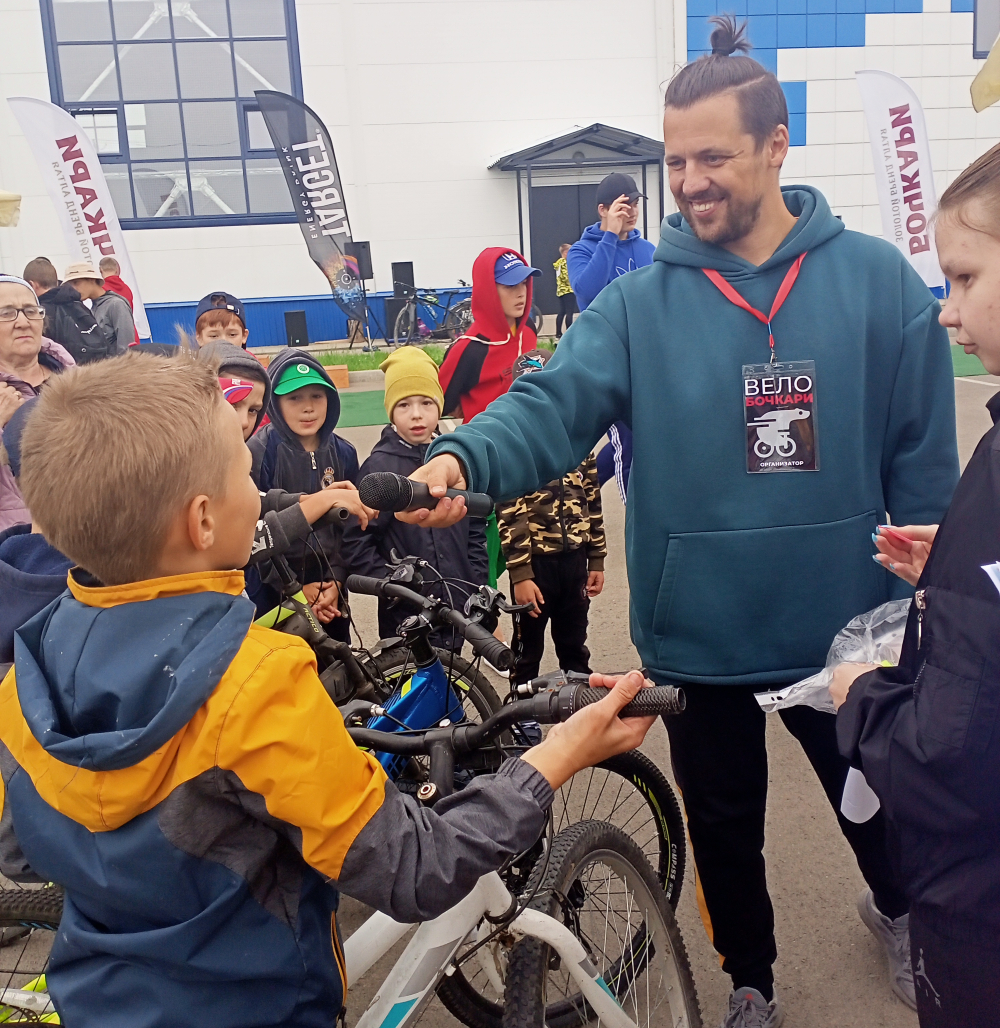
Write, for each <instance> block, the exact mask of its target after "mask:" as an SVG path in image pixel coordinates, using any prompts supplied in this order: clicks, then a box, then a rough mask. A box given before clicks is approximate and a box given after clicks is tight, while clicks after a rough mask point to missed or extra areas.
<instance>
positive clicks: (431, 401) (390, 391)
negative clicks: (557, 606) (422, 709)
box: [344, 346, 489, 647]
mask: <svg viewBox="0 0 1000 1028" xmlns="http://www.w3.org/2000/svg"><path fill="white" fill-rule="evenodd" d="M381 367H382V370H383V371H384V372H385V410H386V414H388V415H389V419H390V421H391V422H392V424H391V425H386V427H385V429H384V430H383V432H382V438H381V439H380V440H379V441H378V442H377V443H376V444H375V447H374V449H373V450H372V452H371V456H370V457H369V458H368V459H367V460H366V461H365V462H364V464H363V465H362V466H361V471H360V473H359V478H358V480H359V481H360V480H361V479H362V478H364V476H365V475H369V474H372V473H373V472H377V471H391V472H393V473H394V474H397V475H403V476H404V477H405V476H409V475H411V474H413V472H414V471H416V470H417V468H419V467H420V465H421V464H423V462H424V454H425V453H426V452H427V446H428V443H430V441H431V438H432V437H433V436H434V435H436V433H437V423H438V419H439V418H440V416H441V406H442V404H443V401H444V396H443V393H442V390H441V386H440V385H439V383H438V376H437V367H436V366H435V364H434V362H433V361H432V360H431V359H430V357H428V356H427V354H426V353H424V352H423V351H422V350H419V349H417V348H416V347H413V346H405V347H402V348H401V349H399V350H397V351H396V352H395V353H393V354H391V355H390V356H389V358H388V359H387V360H385V361H383V363H382V365H381ZM393 550H395V551H396V553H397V554H398V555H399V556H400V557H407V556H414V557H422V558H423V559H424V560H426V561H427V562H428V563H429V564H430V565H431V566H432V567H433V568H434V569H435V570H436V571H437V572H438V573H439V574H440V575H441V576H442V577H443V578H449V579H459V580H461V581H460V582H452V583H449V587H450V589H451V594H452V600H453V601H454V603H455V605H456V606H458V607H459V608H461V606H462V605H463V603H464V601H465V598H466V596H468V594H469V593H470V592H472V591H473V589H474V588H475V587H476V586H479V585H485V584H486V581H487V577H488V574H489V559H488V557H487V554H486V522H485V520H483V519H482V518H471V517H465V518H463V519H462V520H461V521H459V522H458V524H457V525H452V526H451V528H432V529H426V528H419V527H418V526H417V525H408V524H406V523H404V522H402V521H399V520H398V519H397V518H396V516H395V515H394V514H393V513H392V512H391V511H383V512H382V513H381V514H380V515H379V517H378V519H377V520H375V521H372V522H371V523H370V524H369V526H368V530H367V531H362V530H361V526H360V524H359V523H358V519H357V518H356V517H351V519H350V521H349V522H348V526H347V529H346V530H345V532H344V560H345V563H346V564H347V566H348V567H349V568H350V570H351V572H352V573H354V574H358V575H370V576H371V577H373V578H385V577H386V575H387V574H388V573H389V571H390V570H391V567H390V559H391V556H392V551H393ZM426 577H427V581H428V582H431V581H433V579H434V576H433V575H428V576H426ZM463 582H464V583H472V584H471V585H470V584H462V583H463ZM429 591H430V592H435V594H436V595H438V596H440V598H442V599H448V594H447V592H446V591H444V590H443V589H441V588H440V587H439V588H438V589H437V590H429ZM411 613H412V612H411V611H409V610H407V609H406V608H404V607H398V606H397V607H394V606H392V605H391V604H390V603H388V602H387V601H385V600H382V599H380V600H379V604H378V630H379V635H380V636H381V637H382V638H383V639H386V638H389V637H390V636H394V635H397V634H398V628H399V624H400V622H401V621H402V620H403V619H404V618H406V617H408V616H409V615H410V614H411ZM434 641H435V644H436V645H438V646H444V647H450V646H451V645H452V633H450V632H448V633H438V634H437V636H436V637H435V640H434ZM458 642H459V644H461V639H459V640H458Z"/></svg>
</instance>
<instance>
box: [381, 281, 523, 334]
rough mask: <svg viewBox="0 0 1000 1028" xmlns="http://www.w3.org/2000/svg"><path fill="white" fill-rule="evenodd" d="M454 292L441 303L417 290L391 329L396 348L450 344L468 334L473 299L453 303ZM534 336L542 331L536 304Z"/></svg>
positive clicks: (429, 293)
mask: <svg viewBox="0 0 1000 1028" xmlns="http://www.w3.org/2000/svg"><path fill="white" fill-rule="evenodd" d="M453 298H454V294H453V293H449V294H448V295H447V300H446V302H445V303H443V304H442V303H441V301H440V299H439V297H438V294H437V293H434V292H420V291H419V290H417V291H416V292H415V293H414V295H413V296H411V297H410V298H409V299H408V300H407V302H406V303H405V304H404V305H403V306H402V307H401V308H400V311H399V313H398V314H397V315H396V324H395V325H394V326H393V342H394V343H395V345H396V346H408V345H412V344H414V343H421V342H423V341H425V340H431V341H444V342H451V341H453V340H455V339H458V338H459V337H460V336H463V335H465V333H466V332H468V330H469V327H470V326H471V325H472V322H473V316H472V300H471V299H470V298H469V297H465V298H464V299H462V300H459V301H457V302H456V303H452V302H451V301H452V299H453ZM529 319H530V322H531V327H532V329H533V330H534V332H535V335H538V333H539V332H540V331H541V328H542V312H541V309H540V308H539V307H538V305H537V304H532V305H531V312H530V315H529Z"/></svg>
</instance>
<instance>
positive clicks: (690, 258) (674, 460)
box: [398, 19, 958, 1028]
mask: <svg viewBox="0 0 1000 1028" xmlns="http://www.w3.org/2000/svg"><path fill="white" fill-rule="evenodd" d="M720 21H721V22H722V24H720V27H719V28H718V29H716V32H715V33H714V35H717V36H721V37H723V38H721V40H720V42H719V43H718V45H714V46H713V49H714V50H715V52H713V54H712V55H710V56H705V57H702V58H699V60H697V61H695V62H694V63H693V64H690V65H688V66H687V67H686V68H684V69H683V70H682V71H681V72H680V73H678V75H677V76H676V77H675V78H674V80H673V81H672V82H671V84H670V86H669V88H668V90H667V95H666V110H665V115H664V139H665V144H666V167H667V170H668V173H669V177H670V188H671V191H672V193H673V195H674V198H675V199H676V201H677V204H678V206H679V208H680V213H678V214H675V215H672V216H670V217H669V218H668V219H667V220H666V221H665V222H664V224H663V227H662V230H661V235H660V244H659V246H658V247H657V250H656V255H655V259H654V261H653V264H652V266H651V267H649V268H643V269H641V270H639V271H636V272H635V273H634V274H629V275H626V276H623V277H622V278H620V279H618V280H617V281H615V282H613V283H612V284H611V285H610V286H608V287H607V288H606V289H605V290H604V291H603V293H602V294H601V296H600V297H599V298H598V299H597V300H595V301H594V302H593V303H592V304H591V305H590V306H589V308H588V309H587V310H586V311H584V312H583V314H581V316H580V317H579V319H578V320H577V322H576V323H575V324H574V325H573V330H572V332H570V333H567V335H566V336H565V337H564V339H563V342H562V343H561V344H560V346H559V349H558V351H557V353H556V355H555V357H554V358H553V359H552V360H551V361H550V362H549V364H548V365H547V366H546V367H545V369H544V370H542V371H539V372H537V373H536V374H534V375H526V376H524V378H522V379H519V380H518V381H517V382H516V383H515V384H514V386H513V387H512V388H511V390H510V391H509V392H508V393H507V394H506V395H505V396H502V397H500V399H498V400H496V401H495V402H494V403H493V404H491V405H490V408H489V410H487V411H485V412H484V413H483V414H481V415H479V416H478V417H476V418H474V419H473V420H472V421H471V422H470V423H469V424H468V425H464V426H462V427H461V428H459V429H458V430H457V431H456V432H454V433H452V434H451V435H449V436H447V437H445V438H443V439H441V440H438V441H437V442H436V443H435V444H434V445H433V446H432V447H431V449H430V451H429V454H428V456H429V457H430V460H429V462H428V463H427V464H426V465H425V466H424V467H423V468H422V469H420V471H419V472H417V474H416V477H419V478H420V479H422V480H423V481H425V482H427V483H428V484H429V485H430V487H431V491H432V493H434V495H437V496H441V497H443V496H444V489H445V488H446V487H448V486H451V487H456V486H458V487H463V486H464V485H466V484H467V485H468V488H470V489H474V490H480V491H484V492H488V493H490V494H491V495H492V496H494V497H495V498H497V499H500V500H502V499H506V498H507V497H512V496H518V495H522V494H524V493H526V492H528V491H529V490H532V489H535V488H537V487H538V485H539V484H540V483H542V482H546V481H550V480H551V479H553V478H555V477H557V476H559V475H562V474H564V473H565V472H566V470H567V469H569V468H571V467H575V466H576V465H577V464H578V463H579V462H580V461H581V460H582V459H583V457H584V456H586V454H587V453H588V452H589V451H590V449H591V447H593V446H594V444H595V443H596V442H597V440H598V439H599V438H600V437H601V434H602V433H603V432H604V431H605V430H606V429H607V427H608V426H609V425H610V424H611V423H612V422H613V421H615V420H616V419H619V418H621V419H624V420H625V421H626V422H628V424H629V425H630V426H631V428H632V431H633V433H634V444H635V445H634V451H633V465H632V468H633V470H632V484H631V488H630V494H629V508H628V521H627V527H626V546H627V555H628V569H629V586H630V591H631V631H632V639H633V641H634V643H635V645H636V648H637V649H638V651H639V656H640V657H641V659H642V661H643V663H644V664H645V665H646V667H647V669H648V673H649V675H650V676H651V677H652V678H653V679H654V680H655V681H656V682H660V683H674V684H680V685H683V687H684V689H685V691H686V693H687V700H688V703H687V709H686V710H685V712H684V713H683V714H682V715H680V716H678V717H674V718H669V719H667V729H668V732H669V735H670V751H671V759H672V762H673V767H674V772H675V775H676V778H677V781H678V784H679V785H680V787H681V789H682V791H683V794H684V804H685V808H686V812H687V816H688V827H689V830H690V835H691V841H692V846H693V851H694V858H695V862H696V865H697V868H698V875H699V882H700V885H701V887H702V892H703V895H704V900H705V909H706V912H707V916H708V918H710V920H711V925H710V929H711V935H712V940H713V944H714V945H715V947H716V949H717V950H718V951H719V953H720V954H721V956H722V958H723V969H724V970H725V971H726V972H727V973H728V974H730V975H731V977H732V980H733V986H734V989H733V993H732V995H731V997H730V1006H729V1010H728V1012H727V1013H726V1015H725V1019H724V1024H725V1026H726V1028H745V1026H747V1025H757V1026H762V1028H776V1026H777V1025H778V1024H780V1023H781V1020H782V1016H783V1015H782V1010H781V1007H780V1005H779V1003H778V1001H777V998H776V997H775V994H774V988H773V974H772V971H771V965H772V963H773V961H774V959H775V957H776V954H777V950H776V947H775V941H774V933H773V926H774V914H773V909H772V906H771V901H770V898H769V896H768V893H767V885H766V880H765V868H764V857H763V852H762V850H763V842H764V812H765V801H766V795H767V755H766V750H765V744H764V715H763V714H762V713H761V711H760V708H759V706H758V704H757V703H756V700H755V699H754V693H755V692H758V691H762V690H765V689H768V688H770V687H773V686H776V685H778V684H784V683H789V682H793V681H796V680H798V679H800V678H803V677H805V676H806V675H809V674H812V673H814V672H815V671H817V670H818V669H819V668H821V667H822V666H823V664H824V662H825V657H826V652H827V649H828V647H829V645H830V642H831V641H832V639H833V636H834V635H835V633H836V632H837V631H838V630H839V629H840V628H842V627H843V626H844V625H845V624H846V623H847V622H848V621H849V620H850V619H851V618H852V617H854V616H856V615H857V614H859V613H861V612H863V611H866V610H869V609H871V608H872V607H875V606H877V605H878V604H880V603H883V602H884V601H886V600H888V599H890V598H892V597H893V596H901V595H904V594H905V593H904V589H905V587H904V586H902V585H901V583H899V582H898V581H890V580H889V576H888V575H887V573H886V572H885V571H884V570H883V569H882V568H881V567H880V566H878V565H877V564H876V563H874V562H873V560H872V546H871V534H872V532H873V531H874V529H875V527H876V526H877V525H878V524H880V523H882V522H884V520H885V518H886V514H887V513H888V514H889V515H891V517H892V520H893V522H894V523H897V524H932V523H936V521H937V519H938V517H939V516H940V514H941V513H942V512H943V511H944V509H945V508H946V507H947V505H948V502H949V500H950V497H951V494H952V492H953V490H954V488H955V484H956V482H957V480H958V453H957V445H956V439H955V408H954V385H953V374H952V369H951V360H950V355H949V350H948V339H947V335H946V333H945V331H944V329H942V328H941V326H940V325H939V324H938V321H937V315H938V311H939V307H938V304H937V301H936V300H935V299H934V297H933V296H932V295H931V294H930V292H929V291H928V290H927V288H926V286H924V284H923V282H922V281H921V280H920V278H919V277H918V276H917V275H916V273H915V272H914V271H913V270H912V268H911V267H910V266H909V264H908V263H907V261H906V260H905V259H904V258H903V257H902V256H901V254H900V253H899V252H898V251H897V250H896V249H895V248H894V247H892V246H891V245H889V244H888V243H886V242H884V241H882V240H880V239H876V238H874V237H872V236H867V235H864V234H861V233H857V232H849V231H846V230H845V229H844V226H843V224H842V223H841V222H840V221H838V220H837V219H836V218H835V217H834V216H833V215H832V214H831V212H830V209H829V207H828V206H827V203H826V201H825V200H824V198H823V196H822V195H821V194H820V193H819V192H818V191H817V190H815V189H813V188H810V187H808V186H788V187H784V188H782V187H781V186H780V183H779V173H780V168H781V164H782V162H783V160H784V158H785V155H786V154H787V150H788V130H787V122H788V117H787V107H786V105H785V101H784V96H783V94H782V92H781V87H780V86H779V84H778V82H777V80H776V79H775V77H774V76H773V75H772V74H771V73H770V72H768V71H766V70H765V69H764V68H763V67H761V66H760V65H759V64H758V63H757V62H756V61H753V60H752V59H750V58H748V57H745V56H737V57H730V56H728V55H729V54H731V53H732V52H733V51H734V50H736V49H744V48H745V44H744V43H743V41H742V36H741V33H740V32H737V30H736V26H735V23H734V22H729V21H726V20H725V19H721V20H720ZM723 26H724V27H725V31H723ZM713 43H714V41H713ZM748 308H749V309H748ZM765 312H766V313H765ZM769 320H770V324H769V325H768V324H762V323H761V322H762V321H763V322H768V321H769ZM772 354H773V364H772ZM789 365H791V366H789ZM463 511H464V504H463V502H462V501H461V500H449V499H447V498H442V499H441V500H440V501H439V503H438V505H437V508H436V509H435V510H434V511H432V512H428V511H423V512H418V513H414V514H406V515H398V516H399V517H403V518H405V519H407V520H410V521H416V522H420V523H423V524H427V525H431V526H437V525H441V524H447V523H450V522H451V521H453V520H455V519H457V518H458V517H461V515H462V513H463ZM782 720H783V721H784V723H785V725H786V726H787V727H788V728H789V729H790V731H791V732H792V733H793V734H794V735H795V736H796V738H797V739H798V740H799V742H800V743H801V745H802V746H803V749H804V750H805V753H806V755H807V757H808V758H809V760H810V762H811V763H812V765H813V767H814V769H815V770H816V772H817V775H818V777H819V778H820V781H821V782H822V784H823V787H824V789H825V791H826V793H827V795H828V797H829V799H830V801H831V804H832V805H833V806H834V809H835V810H837V811H838V817H839V818H840V824H841V827H842V829H843V831H844V834H845V836H846V837H847V839H848V841H849V843H850V844H851V846H852V848H853V849H854V852H855V854H856V856H857V859H858V863H859V866H860V867H861V870H862V873H863V874H864V877H865V878H866V880H867V882H868V885H869V886H870V888H869V889H867V890H865V892H864V893H863V894H862V897H861V899H860V901H859V908H860V913H861V915H862V918H863V919H864V921H865V923H866V925H867V926H868V927H869V928H870V929H871V930H872V932H873V933H874V934H875V935H876V937H877V938H879V939H880V941H881V942H882V943H883V945H884V946H885V948H886V951H887V955H888V957H889V970H890V981H891V984H892V987H893V989H894V991H895V992H896V993H897V995H899V996H900V997H901V998H903V999H904V1001H905V1002H907V1003H909V1004H910V1005H913V1004H914V999H913V981H912V971H911V968H910V960H909V933H908V918H909V914H908V903H907V900H906V897H905V896H904V895H903V894H902V892H901V890H900V889H899V888H898V886H897V884H896V881H897V879H896V875H895V872H894V869H893V868H892V867H891V866H890V864H889V861H888V858H887V851H886V844H885V837H884V833H885V823H884V821H883V819H882V817H881V815H876V817H875V818H873V819H872V820H871V821H869V822H867V823H866V824H864V825H854V824H851V823H850V822H848V821H846V820H845V819H843V818H842V817H840V815H839V807H840V801H841V797H842V792H843V785H844V781H845V780H846V777H847V770H848V768H847V763H846V761H844V760H843V759H842V758H841V757H840V756H839V753H838V752H837V746H836V731H835V718H834V717H833V715H829V714H823V713H820V712H818V711H814V710H812V709H811V708H794V709H793V710H790V711H784V712H782Z"/></svg>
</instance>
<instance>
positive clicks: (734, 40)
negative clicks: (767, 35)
mask: <svg viewBox="0 0 1000 1028" xmlns="http://www.w3.org/2000/svg"><path fill="white" fill-rule="evenodd" d="M708 21H709V24H710V25H714V26H715V28H714V29H712V35H711V37H710V42H711V44H712V55H713V56H714V57H729V56H730V55H731V54H734V53H736V52H737V51H739V52H740V53H741V54H746V53H749V52H750V40H749V39H747V23H746V22H743V24H742V25H737V24H736V18H735V16H733V15H731V14H716V15H713V16H712V17H711V18H709V19H708Z"/></svg>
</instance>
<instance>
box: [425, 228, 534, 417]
mask: <svg viewBox="0 0 1000 1028" xmlns="http://www.w3.org/2000/svg"><path fill="white" fill-rule="evenodd" d="M540 274H541V272H540V271H539V270H538V269H537V268H532V267H530V266H529V264H528V262H527V261H526V260H525V259H524V258H523V257H522V256H521V255H520V254H519V253H518V252H517V251H516V250H508V249H505V248H504V247H502V246H490V247H487V249H485V250H483V252H482V253H481V254H480V255H479V256H478V257H477V258H476V260H475V263H474V264H473V265H472V316H473V322H472V324H471V325H470V326H469V330H468V332H467V333H466V334H465V335H464V336H459V337H458V339H456V340H455V342H454V343H453V344H452V345H451V347H450V348H449V350H448V353H447V354H446V355H445V358H444V363H443V364H442V365H441V371H440V372H439V375H438V378H439V381H440V382H441V389H442V390H443V391H444V412H445V414H446V415H448V414H451V413H453V412H455V411H457V410H461V413H462V418H463V420H464V421H469V420H470V419H472V418H474V417H475V416H476V415H477V414H480V413H482V411H484V410H485V409H486V407H487V405H488V404H490V403H492V402H493V401H494V400H495V399H496V398H497V397H498V396H501V395H503V394H504V393H505V392H507V390H508V389H509V388H510V383H511V382H512V381H513V378H512V375H513V372H512V368H513V366H514V362H515V361H516V360H517V358H518V357H520V356H521V355H522V354H524V353H527V352H528V351H529V350H534V349H535V346H536V344H537V339H536V336H535V330H534V328H532V325H531V319H530V317H529V314H530V312H531V280H532V279H533V278H534V277H535V276H536V275H540Z"/></svg>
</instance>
